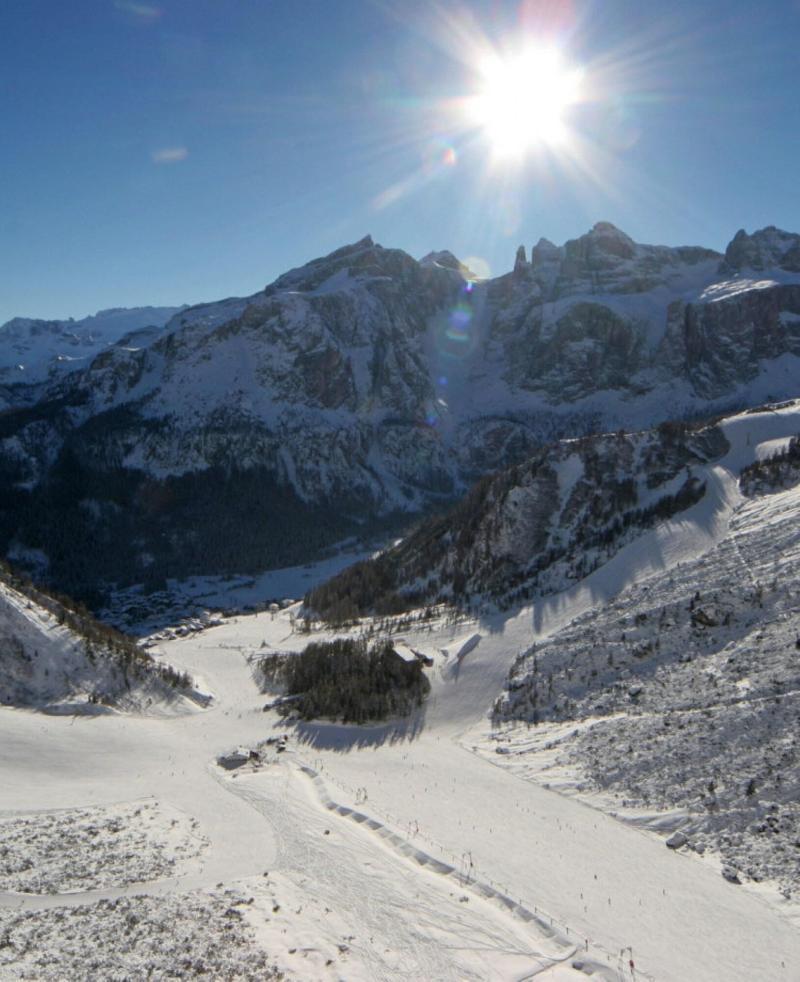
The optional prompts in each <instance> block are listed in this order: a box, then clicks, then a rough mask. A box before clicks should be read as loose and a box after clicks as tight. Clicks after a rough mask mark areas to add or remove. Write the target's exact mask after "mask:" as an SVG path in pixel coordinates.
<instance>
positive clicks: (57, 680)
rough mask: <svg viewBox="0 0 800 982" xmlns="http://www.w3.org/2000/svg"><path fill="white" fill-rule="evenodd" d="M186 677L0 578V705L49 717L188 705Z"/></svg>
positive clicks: (8, 577) (86, 618)
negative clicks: (29, 709)
mask: <svg viewBox="0 0 800 982" xmlns="http://www.w3.org/2000/svg"><path fill="white" fill-rule="evenodd" d="M190 696H191V697H196V693H195V692H194V691H193V688H192V682H191V679H190V677H189V676H188V675H184V674H181V673H178V672H175V671H173V670H171V669H170V668H169V666H167V665H157V664H156V663H154V662H153V660H152V659H151V658H150V656H149V655H147V654H146V653H145V652H144V651H142V650H141V649H140V648H138V647H137V646H136V645H135V644H134V643H133V641H132V640H130V639H128V638H126V637H124V636H123V635H120V634H118V633H117V632H116V631H113V630H112V629H110V628H107V627H105V626H104V625H102V624H100V623H99V622H97V621H94V619H93V618H92V617H91V616H90V615H89V614H88V613H80V612H77V611H75V610H73V609H72V608H70V607H69V606H68V604H67V603H65V602H62V601H60V600H56V599H54V598H52V597H50V596H48V595H47V594H44V593H42V592H41V591H39V590H37V589H35V588H33V587H32V586H30V585H29V584H25V583H23V582H22V581H21V580H19V579H17V578H16V577H14V576H13V575H12V574H11V573H10V572H9V571H8V570H5V569H4V570H2V571H0V704H4V705H8V706H37V707H39V708H45V709H47V710H48V711H49V712H60V713H70V712H79V713H85V712H90V713H91V712H98V711H101V710H102V709H103V708H104V707H106V708H109V707H117V708H121V709H130V710H134V711H136V710H143V709H147V708H149V707H151V706H152V707H153V709H154V710H158V709H161V708H164V707H167V706H173V707H175V708H180V707H181V706H188V705H191V703H190V702H189V697H190Z"/></svg>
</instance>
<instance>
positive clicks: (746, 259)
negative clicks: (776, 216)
mask: <svg viewBox="0 0 800 982" xmlns="http://www.w3.org/2000/svg"><path fill="white" fill-rule="evenodd" d="M772 268H778V269H785V270H787V271H788V272H791V273H797V272H800V235H797V234H794V233H792V232H784V231H783V230H782V229H779V228H776V227H775V226H774V225H767V227H766V228H762V229H760V230H759V231H757V232H753V234H752V235H748V233H747V232H746V231H745V230H744V229H743V228H740V229H739V231H738V232H737V233H736V235H734V237H733V239H731V241H730V243H729V244H728V247H727V249H726V250H725V260H724V262H723V264H722V271H723V272H738V271H739V270H742V269H754V270H763V269H772Z"/></svg>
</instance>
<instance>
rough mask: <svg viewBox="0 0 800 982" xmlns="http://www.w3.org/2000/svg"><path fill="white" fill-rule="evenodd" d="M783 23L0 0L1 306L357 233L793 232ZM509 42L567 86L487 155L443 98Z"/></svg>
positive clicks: (392, 5)
mask: <svg viewBox="0 0 800 982" xmlns="http://www.w3.org/2000/svg"><path fill="white" fill-rule="evenodd" d="M799 38H800V0H797V2H775V0H773V2H769V0H766V2H764V3H761V4H758V5H757V4H753V3H752V2H747V3H745V2H738V0H729V2H726V3H717V2H714V0H712V2H706V3H697V2H696V0H694V2H684V0H673V2H671V3H670V4H664V3H650V2H648V0H636V2H633V0H630V2H629V0H583V2H581V0H529V2H524V3H520V2H513V3H512V2H508V3H504V2H500V0H484V2H477V0H476V2H470V3H467V2H465V3H443V4H439V5H436V4H433V3H431V2H424V3H423V2H417V0H397V2H395V0H374V2H373V0H152V2H150V0H148V2H138V0H136V2H134V0H130V2H129V0H70V2H68V3H66V2H63V0H59V2H54V0H3V2H2V4H0V124H1V125H2V140H0V323H2V322H4V321H5V320H6V319H8V318H10V317H12V316H14V315H23V316H38V317H58V316H63V317H66V316H75V317H81V316H85V315H86V314H88V313H92V312H94V311H96V310H97V309H100V308H104V307H110V306H134V305H139V304H147V303H150V304H170V303H176V304H177V303H183V302H189V303H193V302H199V301H202V300H209V299H217V298H220V297H223V296H229V295H233V294H247V293H252V292H255V291H256V290H257V289H259V288H261V287H263V286H264V285H265V284H266V283H267V282H269V281H270V280H272V279H273V278H274V277H275V276H277V275H278V274H279V273H281V272H283V271H284V270H286V269H288V268H290V267H292V266H295V265H298V264H301V263H303V262H305V261H307V260H308V259H311V258H313V257H315V256H318V255H322V254H324V253H326V252H328V251H330V250H332V249H334V248H336V247H338V246H339V245H341V244H343V243H345V242H350V241H354V240H355V239H358V238H360V237H361V236H363V235H364V234H366V233H367V232H371V233H372V235H373V236H374V238H375V239H376V240H377V241H379V242H381V243H382V244H383V245H387V246H397V247H400V248H403V249H406V250H407V251H409V252H410V253H411V254H412V255H415V256H421V255H422V254H424V253H425V252H427V251H429V250H430V249H442V248H448V249H451V250H452V251H453V252H455V253H456V254H457V255H459V256H460V257H462V258H466V257H478V258H479V259H481V260H482V261H483V262H484V263H485V267H486V268H487V269H488V270H489V271H491V272H492V273H499V272H503V271H505V270H507V269H508V268H510V266H511V265H512V263H513V257H514V251H515V249H516V246H517V245H518V244H519V243H520V242H524V243H525V244H526V245H527V246H528V247H530V246H531V245H532V244H533V243H534V242H535V241H536V240H537V239H538V238H539V236H546V237H547V238H549V239H551V240H553V241H555V242H557V243H561V242H563V241H565V240H566V239H567V238H572V237H575V236H577V235H579V234H581V233H582V232H584V231H585V230H586V229H588V228H589V227H590V226H591V225H592V224H593V223H594V222H595V221H598V220H601V219H603V220H609V221H612V222H614V223H615V224H617V225H619V226H620V227H621V228H622V229H624V230H625V231H626V232H628V233H629V234H630V235H632V236H633V237H634V238H635V239H637V240H639V241H644V242H659V243H665V244H670V245H677V244H684V243H689V244H695V243H696V244H703V245H709V246H713V247H716V248H719V249H722V248H724V246H725V244H726V243H727V241H728V240H729V239H730V238H731V237H732V236H733V234H734V232H735V231H736V230H737V229H738V228H739V227H742V226H743V227H745V228H747V229H748V230H751V231H752V230H753V229H755V228H760V227H763V226H764V225H767V224H775V225H778V226H780V227H783V228H787V229H789V230H792V231H800V196H799V195H798V188H797V182H798V177H797V174H798V159H800V154H799V153H798V151H799V150H800V99H798V97H797V93H798V91H799V90H800V86H799V85H798V83H799V82H800V68H798V62H799V61H800V59H798V57H797V43H798V39H799ZM527 44H537V45H541V44H547V45H548V46H551V47H552V46H556V47H557V48H558V49H559V50H560V51H561V52H563V57H564V59H565V60H567V61H568V62H569V63H570V64H571V65H574V66H578V67H579V68H580V69H581V70H582V71H583V81H582V100H581V102H580V104H578V105H575V106H572V107H571V108H570V109H569V112H568V124H569V131H570V134H571V139H570V140H568V141H566V145H564V146H559V147H558V148H551V147H548V146H546V145H537V146H533V147H532V148H531V149H530V151H529V152H528V153H526V154H525V155H524V156H523V157H521V158H515V159H513V160H498V159H497V158H496V154H495V153H494V152H493V147H492V146H491V140H490V139H489V137H488V136H487V134H486V133H485V132H484V131H483V130H482V129H481V128H480V127H477V128H476V127H475V126H474V125H471V124H468V123H467V122H465V118H464V113H463V111H462V109H461V108H460V107H461V106H462V103H463V100H464V98H465V97H467V96H469V95H470V94H473V93H475V92H476V91H477V90H478V89H479V88H480V84H481V77H480V73H479V71H478V63H477V62H478V58H479V55H480V53H481V51H483V52H485V51H487V50H494V51H498V52H501V53H504V54H505V53H508V52H514V51H516V50H518V49H519V48H520V47H521V46H524V45H527ZM519 98H520V111H521V112H524V109H525V94H524V93H520V96H519Z"/></svg>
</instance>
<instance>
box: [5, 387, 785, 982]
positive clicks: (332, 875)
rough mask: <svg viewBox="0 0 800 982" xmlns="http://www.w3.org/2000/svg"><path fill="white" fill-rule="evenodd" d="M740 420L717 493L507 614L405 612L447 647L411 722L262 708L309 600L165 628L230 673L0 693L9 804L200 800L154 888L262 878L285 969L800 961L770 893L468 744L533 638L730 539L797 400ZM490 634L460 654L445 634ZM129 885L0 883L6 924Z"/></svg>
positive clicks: (257, 892) (370, 973)
mask: <svg viewBox="0 0 800 982" xmlns="http://www.w3.org/2000/svg"><path fill="white" fill-rule="evenodd" d="M723 426H724V428H725V431H726V435H727V437H728V439H729V441H730V443H731V450H730V453H729V454H728V455H727V456H726V457H725V458H724V459H723V460H721V461H719V462H717V463H715V464H713V465H709V466H708V467H707V469H706V471H707V472H706V474H705V479H706V482H707V486H708V492H707V494H706V496H705V498H704V499H703V500H702V501H701V502H699V503H698V504H697V505H696V506H694V507H693V508H691V509H689V510H688V511H687V512H684V513H683V514H681V515H679V516H677V517H676V518H675V519H674V520H672V521H670V522H668V523H666V524H664V525H662V526H660V527H658V528H655V529H653V530H651V531H650V532H648V533H646V534H645V535H643V536H641V537H640V538H639V539H637V540H635V541H634V542H632V543H630V544H629V545H627V546H625V547H624V548H623V549H622V550H621V551H620V552H619V553H618V554H617V555H615V556H614V558H613V559H612V560H611V561H610V562H609V563H607V564H606V565H605V566H604V567H602V568H600V569H598V570H596V571H595V572H594V573H593V574H592V575H590V576H589V577H587V578H586V579H585V580H584V581H582V582H581V583H579V584H577V585H576V586H575V587H573V588H572V589H570V590H568V591H566V592H564V593H562V594H559V595H557V596H553V597H548V598H545V599H543V600H541V601H539V602H537V603H536V604H534V605H532V606H529V607H526V608H524V609H522V610H520V611H518V612H517V613H515V614H513V615H502V616H501V615H496V616H490V617H486V618H483V619H482V620H481V621H480V622H474V621H467V620H463V619H460V620H456V621H455V622H453V620H452V618H451V619H450V620H445V619H443V618H440V619H439V620H438V621H433V622H425V621H423V620H419V621H416V622H414V621H412V622H410V623H409V622H405V623H403V624H402V627H400V626H398V631H399V632H400V633H401V634H402V637H403V639H404V641H405V643H406V644H407V645H408V646H409V647H411V648H413V649H414V650H417V651H421V652H423V653H425V654H430V655H431V656H435V657H434V665H433V667H432V668H431V669H430V680H431V685H432V691H431V695H430V697H429V699H428V701H427V703H426V704H425V706H424V707H423V708H422V709H421V710H420V711H419V712H418V713H417V714H416V715H415V716H414V717H412V718H410V719H409V720H406V721H402V722H397V723H388V724H384V725H377V726H372V727H355V726H341V725H336V724H311V723H307V724H300V723H298V724H295V725H290V724H288V723H287V722H286V721H284V720H282V719H279V718H277V717H276V716H275V715H274V714H273V713H271V712H269V713H267V712H264V711H263V710H262V706H263V702H264V697H263V696H260V695H259V692H258V690H257V687H256V686H255V685H254V683H253V678H252V675H251V669H250V664H249V662H248V659H249V658H251V657H252V656H253V655H254V654H257V653H259V652H263V653H270V652H271V651H282V652H286V651H299V650H302V648H303V647H304V646H305V644H306V643H307V642H308V640H309V636H308V635H307V634H304V633H301V632H299V631H296V630H295V624H294V619H295V616H296V613H297V609H296V608H289V609H287V610H284V611H281V612H280V613H279V614H277V616H276V615H274V614H270V613H268V612H267V613H262V614H257V615H254V616H249V617H237V618H232V619H229V620H227V621H225V623H224V624H222V625H220V626H217V627H212V628H210V629H208V630H206V631H204V632H203V633H202V634H196V635H193V636H190V637H185V638H179V639H176V640H174V641H170V642H167V643H163V644H161V646H160V648H158V649H154V650H155V651H161V652H162V653H163V656H164V657H168V658H169V660H170V662H171V663H174V664H177V665H179V666H181V667H185V668H186V669H187V670H189V671H190V672H191V673H192V674H193V675H194V676H195V677H196V678H198V679H200V680H202V681H203V682H204V683H205V685H206V686H207V687H208V688H209V689H210V690H212V691H213V692H214V695H215V697H216V698H215V702H214V703H213V705H212V707H211V708H210V709H208V710H206V711H204V712H202V713H195V714H192V715H185V716H181V717H175V718H171V719H167V718H162V719H152V718H151V719H145V718H137V717H130V716H121V715H120V716H109V717H103V718H99V719H96V720H93V721H92V722H91V723H77V724H75V723H74V721H73V720H70V719H68V718H63V717H52V716H42V715H40V714H37V713H34V712H29V711H23V710H13V709H1V710H0V789H2V792H1V795H2V797H0V802H2V804H1V805H0V807H2V808H3V809H14V812H15V814H17V815H19V814H22V813H25V812H28V811H34V810H37V809H42V808H49V809H52V808H76V807H81V808H86V807H90V806H92V807H98V806H107V805H110V804H113V803H115V802H119V801H122V800H131V799H134V798H141V797H145V796H149V797H151V798H152V799H153V800H154V801H157V802H159V803H161V804H163V806H164V807H170V808H175V809H178V810H180V811H181V812H183V813H184V814H186V815H188V816H191V817H193V818H195V819H196V820H197V823H198V826H197V833H198V834H199V835H202V836H204V837H205V839H207V840H208V846H207V848H206V849H205V850H204V851H203V852H202V854H201V855H200V856H199V857H198V859H197V860H196V861H194V864H193V865H191V867H190V869H189V870H188V871H186V872H184V873H183V875H180V876H177V877H174V878H172V879H169V880H166V881H164V880H162V881H158V882H153V883H144V884H137V886H136V892H137V894H138V893H141V894H144V895H145V896H146V897H149V898H156V899H158V900H160V901H163V902H164V903H167V901H171V900H172V898H173V897H174V895H184V894H186V893H187V892H188V891H192V890H194V891H201V893H202V894H203V895H205V896H209V897H210V896H211V891H212V889H213V888H215V886H216V884H217V883H223V884H224V885H226V886H228V887H229V888H230V889H233V890H235V891H236V892H237V894H242V895H243V896H246V897H248V898H249V897H251V896H252V897H253V903H252V904H249V905H247V912H246V914H245V915H244V916H246V919H247V922H248V924H250V925H251V926H252V927H253V930H254V931H255V932H256V937H257V938H258V940H259V942H260V944H261V945H263V947H264V949H265V950H266V952H267V955H268V958H269V961H270V963H272V961H274V962H275V964H277V965H278V967H279V968H280V969H281V970H282V971H284V972H285V973H286V974H287V977H297V978H314V979H316V978H347V979H356V980H359V979H370V980H375V979H416V980H418V979H437V980H439V979H442V980H445V979H454V980H455V979H523V978H532V977H535V978H542V979H573V980H579V979H581V978H586V976H587V975H590V976H592V977H595V978H605V979H626V980H627V979H632V978H635V979H648V978H650V979H658V980H667V982H669V980H674V982H677V980H680V982H686V980H688V979H691V980H692V982H719V980H720V979H725V980H764V979H770V980H781V979H786V980H790V979H792V978H794V977H796V967H797V965H798V964H800V935H798V932H797V929H796V926H795V925H794V924H793V923H791V921H790V920H789V919H788V918H787V917H785V916H784V914H785V912H782V911H781V909H780V908H778V907H776V906H774V905H771V904H769V903H767V902H766V899H765V896H764V895H761V894H759V893H756V892H754V891H753V890H750V889H749V888H746V887H741V886H736V885H734V884H731V883H728V882H726V881H725V880H724V879H723V878H722V877H721V876H720V875H719V872H718V870H717V869H714V868H713V867H712V866H711V865H710V864H707V863H701V862H694V861H691V860H690V859H688V858H687V857H684V856H682V855H677V854H676V853H675V852H673V851H672V850H668V849H666V848H664V844H663V840H662V839H661V838H659V837H657V836H655V835H653V834H651V833H645V832H643V831H642V830H640V829H639V828H637V827H635V826H632V825H630V824H626V823H623V822H620V821H617V820H616V819H615V818H614V817H613V816H612V815H609V814H605V813H603V812H602V811H599V810H597V809H596V808H590V807H587V805H586V804H584V803H582V802H581V801H580V800H578V799H576V798H575V797H570V796H567V795H563V794H559V793H557V792H556V791H554V790H551V789H548V788H546V787H544V786H542V785H541V784H538V783H536V782H535V781H530V780H522V779H520V777H519V776H517V775H515V774H513V773H511V772H510V771H509V770H508V769H506V768H504V767H503V766H496V765H497V764H502V761H501V760H500V757H496V758H495V759H494V760H490V759H487V758H486V757H484V756H481V754H480V753H476V752H474V750H475V749H477V748H478V747H479V746H480V745H481V743H482V742H485V740H486V738H487V734H488V733H489V722H488V719H487V712H488V710H489V709H490V708H491V705H492V703H493V701H494V699H495V698H496V697H497V695H498V694H499V693H500V691H501V690H502V686H503V682H504V680H505V678H506V676H507V673H508V670H509V667H510V666H511V664H512V663H513V661H514V659H515V658H516V656H517V655H518V654H519V653H520V652H522V651H525V650H527V649H528V648H529V647H530V645H531V643H532V642H534V641H539V640H541V639H543V638H544V637H548V636H552V635H554V634H555V633H556V632H557V631H559V630H560V629H562V628H564V627H566V626H567V625H569V624H570V623H571V622H572V621H574V620H575V618H576V617H578V616H580V615H582V614H585V613H586V612H587V611H591V610H594V609H597V608H599V607H602V606H603V605H604V604H606V603H607V602H609V601H611V600H612V599H613V598H614V597H615V596H617V595H618V594H619V593H620V591H622V590H624V589H626V588H628V587H630V586H632V585H635V584H642V583H645V582H647V581H649V580H650V579H651V578H653V577H654V576H657V575H660V574H662V573H663V572H664V571H665V570H670V569H674V570H677V569H678V567H679V566H680V564H681V563H686V562H690V561H695V560H698V559H699V558H701V557H702V556H704V555H705V554H707V553H708V552H709V551H710V550H712V549H713V548H714V547H715V546H716V545H717V544H718V543H720V542H722V541H724V540H725V539H726V537H727V536H728V535H729V531H730V525H731V519H732V517H733V516H734V513H735V511H736V509H737V508H738V507H739V506H740V505H741V497H740V495H739V492H738V488H737V483H736V473H737V471H738V468H739V467H740V466H741V464H743V463H745V462H747V461H749V460H752V459H753V455H754V453H755V448H757V447H758V446H759V444H761V443H764V442H765V441H774V440H779V439H782V438H784V437H786V436H789V435H791V434H793V433H796V432H798V431H800V407H798V406H796V405H792V406H790V407H787V408H785V409H782V410H777V411H775V412H768V413H760V414H742V415H740V416H737V417H734V418H732V419H729V420H727V421H725V422H724V423H723ZM476 635H480V641H479V643H477V644H475V645H474V646H473V647H472V648H471V649H470V650H469V651H468V653H467V654H466V657H463V658H455V657H452V655H451V657H448V658H443V657H442V656H441V651H442V649H449V651H450V652H452V653H455V652H456V651H461V650H463V649H464V646H465V642H467V641H469V640H470V639H471V638H474V637H475V636H476ZM326 636H330V633H329V632H325V631H318V632H315V634H314V635H313V637H317V638H319V637H326ZM287 731H288V732H289V749H288V750H287V752H286V753H282V754H278V755H275V756H274V758H268V759H266V760H264V761H262V762H261V763H259V764H252V765H251V764H248V765H245V766H244V767H242V768H240V769H238V770H235V771H230V772H223V771H221V769H220V768H219V767H217V766H216V765H215V763H214V761H215V759H216V756H217V755H218V754H219V753H221V752H224V751H226V750H230V749H232V748H233V747H237V746H251V747H252V746H256V745H258V744H260V743H261V742H262V741H264V740H265V738H267V737H270V736H274V735H276V734H278V733H282V732H287ZM267 870H268V871H269V875H268V876H266V877H265V876H264V872H265V871H267ZM130 892H131V890H130V888H125V887H106V888H105V889H102V890H99V891H94V892H92V893H91V894H88V895H74V894H71V895H60V896H59V895H57V896H55V897H48V898H24V899H21V898H20V897H19V896H14V895H12V894H0V925H2V923H3V921H2V918H8V917H10V916H17V911H15V908H18V909H21V910H23V911H25V912H29V913H31V914H32V915H33V916H34V917H35V916H40V917H41V918H42V919H45V918H47V917H48V916H52V910H53V908H54V907H60V908H68V909H69V910H72V909H73V908H74V907H76V906H77V905H80V904H83V905H88V907H87V906H85V907H84V909H86V910H88V913H87V915H86V916H87V917H89V919H90V921H89V922H90V923H91V919H92V918H95V919H96V920H97V922H98V924H100V923H101V922H102V916H106V915H105V914H103V911H105V912H106V914H107V913H108V909H107V906H106V907H102V905H103V904H104V903H105V904H107V903H108V902H109V901H119V899H120V898H121V897H124V896H126V894H127V895H130ZM192 896H193V897H195V898H196V897H198V896H200V894H198V893H197V892H195V893H194V894H192ZM152 902H153V903H155V900H153V901H152ZM193 902H194V901H193ZM174 906H175V905H174V904H173V906H172V907H171V908H170V911H172V913H171V914H169V916H177V915H175V914H174ZM2 908H5V911H3V910H2ZM276 908H277V909H276ZM101 915H102V916H101ZM53 943H54V944H55V943H56V942H55V941H54V942H53ZM220 944H221V945H223V947H222V949H221V950H222V951H224V950H225V948H224V940H223V941H220ZM134 958H135V953H133V954H131V959H134ZM630 960H633V961H634V962H635V968H634V969H633V970H632V969H631V967H630ZM2 964H3V963H2V962H0V966H1V965H2ZM131 964H135V961H132V962H131ZM578 966H581V967H578ZM3 970H6V971H7V969H3ZM11 977H14V976H11ZM43 977H48V976H43ZM232 977H239V976H236V975H233V976H232ZM241 977H244V976H241Z"/></svg>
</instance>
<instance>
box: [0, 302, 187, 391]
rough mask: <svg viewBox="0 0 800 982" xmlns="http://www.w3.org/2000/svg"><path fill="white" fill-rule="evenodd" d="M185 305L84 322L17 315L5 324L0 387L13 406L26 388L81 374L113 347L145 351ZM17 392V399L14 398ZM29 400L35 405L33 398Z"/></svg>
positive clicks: (108, 313)
mask: <svg viewBox="0 0 800 982" xmlns="http://www.w3.org/2000/svg"><path fill="white" fill-rule="evenodd" d="M182 309H183V308H182V307H134V308H112V309H111V310H100V311H98V312H97V313H96V314H93V315H92V316H90V317H84V318H83V319H81V320H74V319H73V318H69V319H68V320H40V319H35V318H30V317H14V318H13V319H12V320H10V321H7V322H6V323H5V324H3V325H2V326H0V387H2V395H3V398H4V399H5V400H6V401H7V402H9V403H11V404H13V403H14V402H15V401H18V400H20V399H24V394H23V393H21V392H20V388H21V387H27V386H32V385H37V384H38V383H41V382H45V381H47V380H48V379H52V378H55V377H58V376H60V375H63V374H65V373H67V372H71V371H76V370H77V369H79V368H84V367H86V365H87V364H88V363H89V362H90V361H91V359H92V358H94V356H95V355H97V354H98V353H99V352H101V351H102V350H103V349H104V348H107V347H108V346H109V345H112V344H124V345H127V346H131V347H141V346H143V345H146V344H149V343H150V342H151V341H153V340H154V339H155V338H156V337H157V335H158V333H159V329H160V328H162V327H163V326H164V325H165V324H166V323H167V321H168V320H169V319H170V318H171V317H173V316H174V315H175V314H176V313H178V311H180V310H182ZM15 394H16V399H15ZM27 401H30V394H28V398H27Z"/></svg>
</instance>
